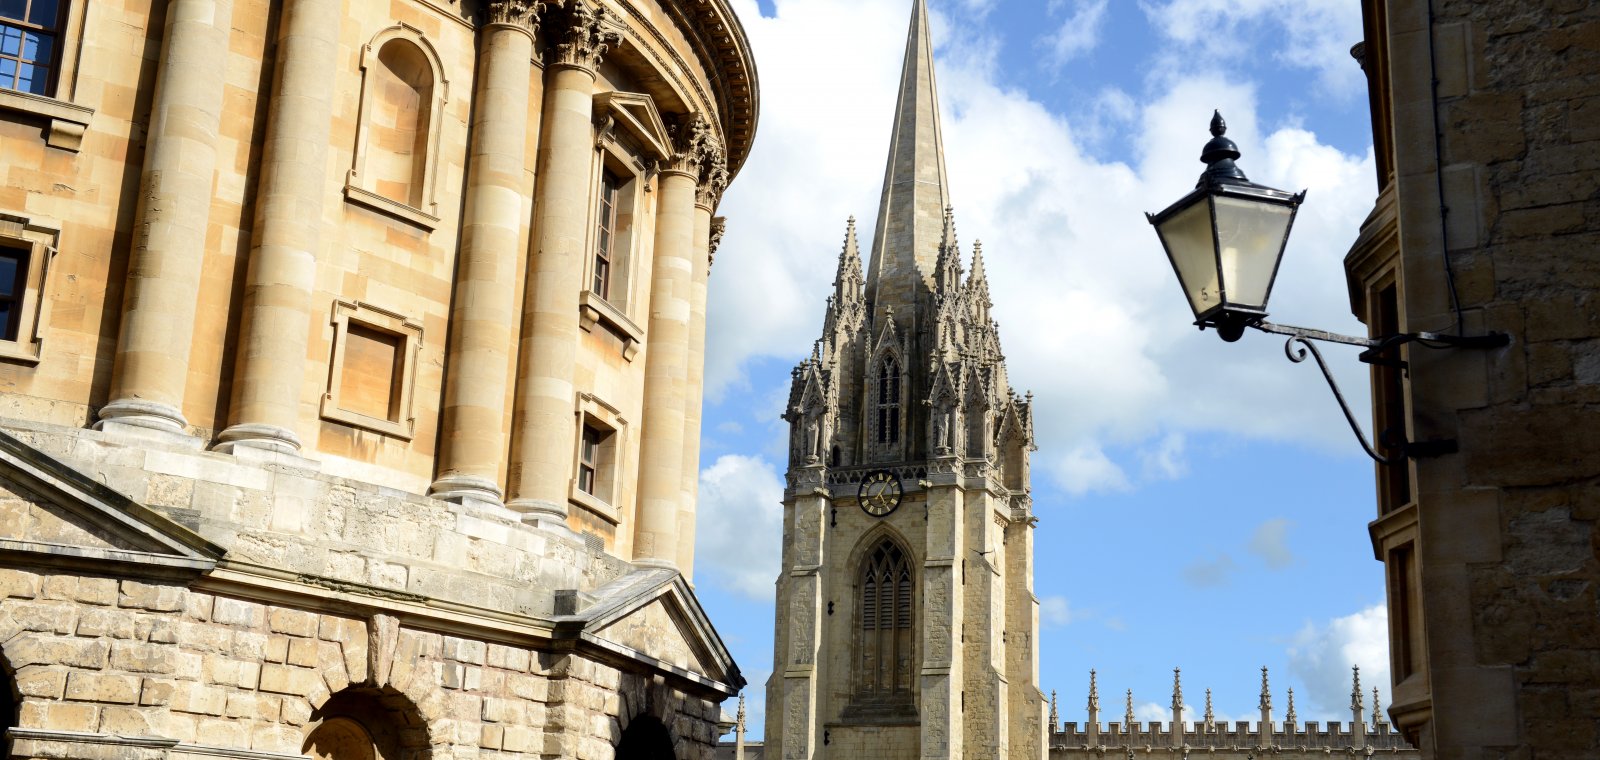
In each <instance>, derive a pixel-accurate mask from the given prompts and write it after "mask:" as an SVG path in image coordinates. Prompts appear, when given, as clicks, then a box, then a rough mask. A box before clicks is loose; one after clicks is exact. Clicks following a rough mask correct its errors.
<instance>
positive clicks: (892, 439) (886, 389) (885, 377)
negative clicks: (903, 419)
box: [878, 356, 900, 443]
mask: <svg viewBox="0 0 1600 760" xmlns="http://www.w3.org/2000/svg"><path fill="white" fill-rule="evenodd" d="M899 442H900V363H899V362H897V361H895V360H894V357H892V356H887V357H884V359H883V363H882V364H880V365H878V443H899Z"/></svg>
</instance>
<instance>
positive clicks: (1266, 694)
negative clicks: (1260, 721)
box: [1259, 665, 1272, 712]
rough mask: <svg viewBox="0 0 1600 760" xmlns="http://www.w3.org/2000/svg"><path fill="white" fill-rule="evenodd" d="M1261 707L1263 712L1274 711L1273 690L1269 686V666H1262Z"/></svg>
mask: <svg viewBox="0 0 1600 760" xmlns="http://www.w3.org/2000/svg"><path fill="white" fill-rule="evenodd" d="M1259 707H1260V708H1261V710H1262V711H1263V712H1265V711H1267V710H1271V709H1272V689H1270V688H1268V686H1267V666H1265V665H1262V666H1261V702H1260V704H1259Z"/></svg>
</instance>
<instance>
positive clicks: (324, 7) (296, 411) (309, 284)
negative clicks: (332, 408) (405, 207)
mask: <svg viewBox="0 0 1600 760" xmlns="http://www.w3.org/2000/svg"><path fill="white" fill-rule="evenodd" d="M343 15H344V13H343V7H342V6H341V5H340V4H339V3H334V2H327V0H289V2H288V3H287V4H286V6H285V7H284V10H283V20H282V21H281V22H280V29H281V31H280V32H279V33H278V55H277V64H276V65H277V71H276V74H275V76H274V81H275V82H276V84H275V85H274V87H273V91H272V103H271V105H270V106H269V107H268V108H269V111H268V116H267V134H266V142H265V146H264V149H263V151H262V155H263V158H262V161H261V179H260V190H259V192H258V193H257V196H256V217H255V228H254V232H253V234H252V235H251V240H252V241H253V242H252V247H251V250H250V261H249V265H248V269H247V271H246V274H245V287H244V308H243V313H244V320H243V323H242V325H241V327H240V330H239V348H238V351H239V359H238V365H237V368H236V369H235V371H234V382H233V405H232V413H231V415H230V419H231V421H232V424H231V425H229V426H228V428H227V429H226V430H223V431H222V434H221V435H220V436H219V439H220V440H219V443H218V445H217V449H218V450H220V451H230V452H231V451H236V450H238V449H240V448H247V449H249V448H253V449H266V450H269V451H277V452H281V453H287V454H294V453H297V452H299V450H300V447H301V443H300V437H299V436H298V435H296V434H295V426H296V425H297V423H298V422H299V419H300V409H301V403H300V401H301V396H302V394H301V390H302V388H303V386H304V385H305V380H306V347H307V343H308V341H309V333H310V328H311V290H312V288H313V287H314V286H315V284H316V274H317V253H318V249H319V247H320V245H321V240H322V213H323V206H324V205H325V204H326V203H328V202H329V201H330V199H331V198H332V197H333V194H332V192H331V190H332V185H331V183H330V181H329V177H328V167H327V157H328V132H329V128H330V125H331V124H332V121H333V90H334V88H333V87H331V86H330V85H329V82H328V77H329V76H330V73H331V72H334V71H337V70H338V58H339V57H338V48H339V45H338V38H339V25H340V22H341V21H342V20H343ZM209 73H210V74H211V75H213V76H214V75H216V72H209Z"/></svg>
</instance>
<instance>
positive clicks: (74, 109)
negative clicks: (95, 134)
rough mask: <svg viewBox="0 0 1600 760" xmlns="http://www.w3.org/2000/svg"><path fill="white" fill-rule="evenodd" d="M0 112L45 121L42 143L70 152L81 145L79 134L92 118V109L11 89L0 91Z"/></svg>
mask: <svg viewBox="0 0 1600 760" xmlns="http://www.w3.org/2000/svg"><path fill="white" fill-rule="evenodd" d="M0 111H11V112H14V113H24V114H28V115H30V116H36V117H38V118H41V119H45V120H47V121H48V122H49V127H48V129H46V130H45V144H46V145H48V146H50V147H52V148H60V149H62V150H69V151H72V152H73V153H77V152H78V151H79V150H80V149H81V148H82V147H83V135H84V133H86V132H88V131H89V121H90V120H91V119H93V118H94V109H93V108H87V107H85V106H80V105H77V104H76V103H68V102H67V101H65V100H56V99H55V98H47V97H45V96H43V95H34V94H33V93H31V92H17V91H15V90H0Z"/></svg>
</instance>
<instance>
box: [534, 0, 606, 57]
mask: <svg viewBox="0 0 1600 760" xmlns="http://www.w3.org/2000/svg"><path fill="white" fill-rule="evenodd" d="M550 31H551V32H552V33H553V34H554V35H555V38H556V40H557V42H556V44H555V45H554V47H553V51H554V53H555V56H554V59H553V60H552V63H553V64H555V65H557V66H569V67H572V68H577V69H583V70H584V71H587V72H589V73H590V74H593V73H594V72H595V70H597V69H599V68H600V60H601V59H602V58H604V57H605V54H606V51H607V50H610V49H611V46H612V45H615V44H617V43H619V42H621V41H622V34H621V32H619V31H617V25H616V22H614V21H613V20H612V19H611V15H610V14H609V13H608V12H607V11H606V9H605V7H604V6H600V5H592V4H590V3H589V2H587V0H571V2H570V3H569V4H568V6H567V9H566V13H564V14H562V16H561V19H560V20H559V21H556V22H555V23H552V24H551V28H550Z"/></svg>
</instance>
